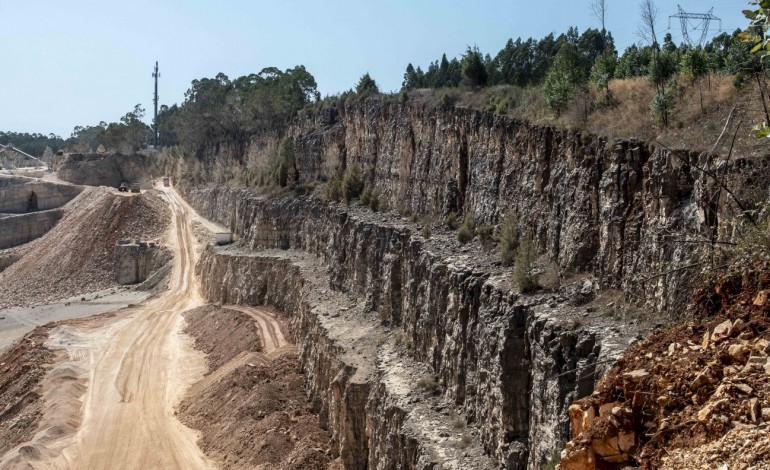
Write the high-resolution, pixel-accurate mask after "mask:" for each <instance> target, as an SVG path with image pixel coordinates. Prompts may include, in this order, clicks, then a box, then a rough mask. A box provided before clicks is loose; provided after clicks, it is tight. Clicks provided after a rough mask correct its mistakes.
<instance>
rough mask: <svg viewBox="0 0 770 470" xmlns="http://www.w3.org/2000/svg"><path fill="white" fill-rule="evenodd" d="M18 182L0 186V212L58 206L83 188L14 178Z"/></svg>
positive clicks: (31, 210)
mask: <svg viewBox="0 0 770 470" xmlns="http://www.w3.org/2000/svg"><path fill="white" fill-rule="evenodd" d="M15 180H16V182H18V183H20V184H9V185H7V186H0V213H5V214H24V213H27V212H35V211H44V210H48V209H56V208H59V207H61V206H63V205H65V204H66V203H68V202H70V201H71V200H72V199H74V198H75V196H77V195H78V194H80V192H81V191H82V190H83V188H80V187H78V186H71V185H66V184H55V183H44V182H31V181H30V180H28V179H22V178H16V179H15Z"/></svg>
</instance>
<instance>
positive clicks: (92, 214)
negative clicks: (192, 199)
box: [0, 188, 170, 308]
mask: <svg viewBox="0 0 770 470" xmlns="http://www.w3.org/2000/svg"><path fill="white" fill-rule="evenodd" d="M169 220H170V216H169V210H168V206H167V203H166V201H165V200H163V198H162V197H161V196H160V195H159V194H157V193H156V192H154V191H151V192H148V193H145V194H142V195H141V196H132V197H126V196H121V195H118V194H115V193H113V192H111V191H109V190H107V189H105V188H87V189H86V190H84V191H83V192H82V193H81V194H80V195H79V196H77V197H76V198H75V199H74V200H72V201H71V202H70V204H68V205H67V206H66V213H65V215H64V217H63V218H62V219H61V220H60V221H59V223H58V224H57V225H56V226H55V227H54V228H53V229H52V230H51V231H49V232H48V233H47V234H46V235H44V236H43V237H41V238H39V239H37V240H34V241H32V242H30V243H29V244H28V248H27V252H26V254H25V255H24V256H23V257H22V258H21V259H20V260H19V261H17V262H15V263H14V264H12V265H11V266H10V267H8V269H6V270H5V271H3V272H2V273H0V308H6V307H11V306H29V305H35V304H41V303H50V302H52V301H55V300H59V299H63V298H67V297H71V296H74V295H80V294H82V293H85V292H91V291H96V290H100V289H104V288H107V287H110V286H113V285H115V282H116V281H115V260H114V247H115V243H116V242H117V241H118V240H119V239H123V238H141V239H142V240H156V241H160V240H161V239H162V237H163V236H164V234H165V233H166V229H167V227H168V222H169Z"/></svg>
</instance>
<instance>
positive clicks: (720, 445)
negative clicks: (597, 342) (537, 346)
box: [560, 270, 770, 470]
mask: <svg viewBox="0 0 770 470" xmlns="http://www.w3.org/2000/svg"><path fill="white" fill-rule="evenodd" d="M694 305H695V310H696V317H697V316H698V315H702V314H707V315H714V316H713V317H711V318H712V319H711V320H710V321H706V322H701V323H692V324H685V325H680V326H677V327H675V328H672V329H669V330H666V331H658V332H656V333H655V334H653V335H652V336H651V337H650V338H649V339H647V340H646V341H644V342H641V343H639V344H637V345H635V346H633V347H632V348H630V349H629V350H628V352H627V353H626V354H625V356H624V357H623V358H622V359H621V360H620V361H618V364H617V366H616V367H614V368H613V369H612V370H611V371H610V372H609V373H608V375H607V376H606V377H605V378H604V379H602V380H601V382H600V383H599V385H598V386H597V388H596V391H595V392H594V393H593V394H592V395H591V396H589V397H586V398H584V399H582V400H579V401H578V402H577V403H575V404H574V405H572V406H571V407H570V422H571V426H572V433H573V441H571V442H570V443H569V444H568V445H567V449H566V450H565V451H564V452H563V453H562V461H561V465H560V468H562V469H565V470H567V469H572V470H584V469H595V468H625V467H626V466H628V467H634V468H635V467H640V468H670V469H679V468H728V467H729V468H770V439H768V437H770V436H768V434H769V433H768V429H767V428H768V426H769V425H770V357H768V356H769V355H770V318H768V314H770V271H767V270H765V271H761V272H753V273H751V274H748V275H746V276H742V277H741V276H735V277H730V278H727V279H724V280H722V281H720V282H719V283H717V284H716V285H715V286H712V287H710V288H704V289H702V290H700V291H699V292H697V293H696V295H695V304H694ZM701 318H702V317H701Z"/></svg>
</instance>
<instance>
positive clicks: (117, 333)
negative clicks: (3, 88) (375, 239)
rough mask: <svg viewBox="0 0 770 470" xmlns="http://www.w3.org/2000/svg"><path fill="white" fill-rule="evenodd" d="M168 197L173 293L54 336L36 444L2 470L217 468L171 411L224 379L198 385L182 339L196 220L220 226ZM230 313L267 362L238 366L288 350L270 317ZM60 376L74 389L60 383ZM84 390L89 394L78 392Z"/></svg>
mask: <svg viewBox="0 0 770 470" xmlns="http://www.w3.org/2000/svg"><path fill="white" fill-rule="evenodd" d="M163 192H164V195H165V197H166V198H167V200H168V202H169V204H170V206H171V209H172V218H173V229H172V230H171V231H170V232H171V233H170V236H169V241H168V244H169V247H170V248H171V249H172V251H173V252H174V254H175V256H174V265H173V268H172V272H171V278H170V282H169V289H168V290H167V291H165V292H164V293H162V294H161V295H159V296H157V297H154V298H152V299H150V300H148V301H147V302H144V303H142V304H139V305H136V306H132V307H129V308H127V309H125V310H123V311H122V312H121V313H119V314H118V315H116V316H113V317H107V318H102V317H94V321H93V322H92V323H90V324H89V323H87V322H86V323H83V324H72V325H64V326H61V327H57V328H56V329H54V330H52V333H51V336H50V338H49V343H51V346H52V347H54V348H56V349H58V351H60V352H61V355H62V357H64V358H63V359H61V362H60V363H59V364H56V365H55V367H53V368H52V372H49V374H48V376H50V377H49V378H46V379H45V380H44V385H43V389H44V390H45V400H44V408H45V411H44V416H43V419H42V421H41V425H40V427H39V429H38V431H37V433H36V435H35V436H34V437H33V438H32V439H31V440H30V441H29V442H27V443H24V444H22V445H20V446H18V447H17V448H15V449H14V450H13V451H12V452H9V453H7V454H6V455H4V456H0V470H6V469H17V468H24V469H30V468H32V469H70V468H73V469H88V470H91V469H99V470H101V469H104V470H108V469H109V470H112V469H132V470H133V469H184V470H187V469H209V468H215V467H216V464H215V463H214V462H212V461H210V460H209V459H207V458H206V456H205V455H204V454H203V452H202V451H201V450H200V448H199V447H198V445H197V439H198V433H197V432H196V431H194V430H192V429H190V428H187V427H186V426H184V425H183V424H182V423H180V422H179V420H177V419H176V417H175V416H174V407H175V406H176V405H177V404H178V403H179V402H180V400H181V398H182V395H183V394H184V393H185V392H186V391H187V390H188V389H189V387H190V386H191V385H192V384H194V383H196V382H197V384H196V385H195V389H201V388H206V387H208V386H210V385H211V384H212V383H213V381H215V380H218V378H221V377H220V376H223V375H224V372H223V373H221V374H212V375H211V376H209V377H207V378H206V379H204V380H201V379H202V378H203V375H204V373H205V371H206V363H205V358H204V356H203V354H202V353H200V352H198V351H195V350H194V349H193V347H192V344H191V339H190V338H188V337H186V336H184V335H182V333H181V331H182V328H183V322H184V320H183V317H182V315H181V313H182V312H184V311H185V310H188V309H191V308H195V307H199V306H201V305H203V304H204V300H203V299H202V297H201V296H200V293H199V289H198V284H197V282H196V279H195V276H194V266H195V262H196V260H197V255H198V251H199V250H198V248H199V247H198V246H197V245H196V243H195V241H194V238H193V235H192V229H191V226H190V222H191V221H192V220H193V219H196V220H198V221H200V222H201V223H202V224H203V225H204V226H205V227H207V228H209V229H213V230H221V228H219V227H217V226H215V224H212V223H211V222H209V221H207V220H205V219H202V218H200V217H198V215H197V214H196V213H195V212H194V211H193V210H192V209H191V208H190V207H189V206H188V205H187V203H185V202H184V200H182V199H181V198H180V197H179V196H177V194H176V193H175V192H173V191H172V190H170V189H168V188H163ZM228 308H233V309H236V310H239V311H241V312H245V313H247V314H248V315H250V316H251V317H252V318H253V319H254V320H255V323H256V325H257V326H258V327H259V329H260V332H261V336H262V339H263V343H264V344H263V346H264V350H263V353H265V354H267V355H268V356H267V357H263V356H262V354H258V353H251V354H249V353H243V354H241V355H239V356H238V357H236V358H234V360H233V361H232V364H230V365H229V366H230V367H231V368H234V367H237V366H238V365H239V364H241V365H242V364H243V363H251V362H255V363H256V362H262V361H265V360H269V354H270V353H272V354H280V353H281V351H282V350H283V349H285V347H291V346H290V345H289V342H288V341H287V340H286V338H285V337H284V335H283V332H282V331H281V328H280V324H279V322H278V320H277V319H276V318H275V316H274V315H273V313H271V312H270V311H268V310H266V309H261V308H251V307H243V306H228ZM222 340H223V341H226V340H227V339H226V338H222ZM226 370H229V369H225V371H226ZM62 371H63V372H62ZM57 374H58V375H57ZM58 376H62V377H64V379H66V380H67V381H69V382H67V383H72V384H73V385H72V386H67V387H63V386H60V385H59V383H60V381H59V382H57V381H56V380H57V377H58ZM83 388H85V389H86V392H85V396H82V391H80V392H79V390H82V389H83ZM81 397H82V400H83V401H82V406H80V403H81V402H80V400H81ZM62 403H66V404H69V406H62V405H61V404H62Z"/></svg>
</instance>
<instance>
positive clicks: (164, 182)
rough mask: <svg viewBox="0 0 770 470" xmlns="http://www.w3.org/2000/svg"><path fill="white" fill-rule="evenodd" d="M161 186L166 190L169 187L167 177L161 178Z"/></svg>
mask: <svg viewBox="0 0 770 470" xmlns="http://www.w3.org/2000/svg"><path fill="white" fill-rule="evenodd" d="M163 186H164V187H166V188H168V186H169V180H168V176H164V177H163Z"/></svg>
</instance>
